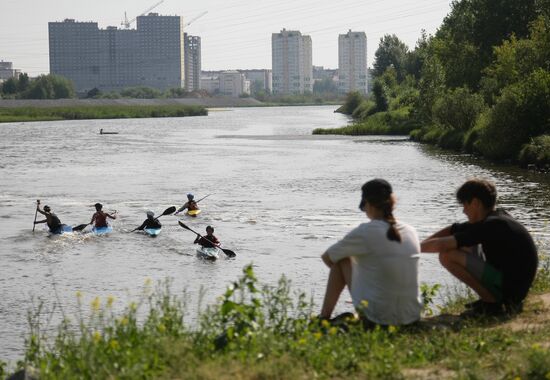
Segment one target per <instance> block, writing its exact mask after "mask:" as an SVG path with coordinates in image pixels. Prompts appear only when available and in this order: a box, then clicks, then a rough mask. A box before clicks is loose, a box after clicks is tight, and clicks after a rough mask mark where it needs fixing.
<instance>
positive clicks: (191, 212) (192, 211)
mask: <svg viewBox="0 0 550 380" xmlns="http://www.w3.org/2000/svg"><path fill="white" fill-rule="evenodd" d="M200 213H201V210H187V215H189V216H197V215H199V214H200Z"/></svg>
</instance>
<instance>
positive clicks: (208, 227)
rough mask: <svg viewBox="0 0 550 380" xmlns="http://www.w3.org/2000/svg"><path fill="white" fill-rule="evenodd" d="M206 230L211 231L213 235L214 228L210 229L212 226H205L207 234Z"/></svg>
mask: <svg viewBox="0 0 550 380" xmlns="http://www.w3.org/2000/svg"><path fill="white" fill-rule="evenodd" d="M208 229H211V230H212V233H214V227H212V226H206V232H208Z"/></svg>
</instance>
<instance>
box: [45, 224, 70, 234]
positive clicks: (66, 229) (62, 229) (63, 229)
mask: <svg viewBox="0 0 550 380" xmlns="http://www.w3.org/2000/svg"><path fill="white" fill-rule="evenodd" d="M49 232H50V235H63V234H68V233H72V232H73V228H72V227H71V226H67V225H66V224H62V225H61V226H60V228H58V229H56V230H55V231H51V230H50V231H49Z"/></svg>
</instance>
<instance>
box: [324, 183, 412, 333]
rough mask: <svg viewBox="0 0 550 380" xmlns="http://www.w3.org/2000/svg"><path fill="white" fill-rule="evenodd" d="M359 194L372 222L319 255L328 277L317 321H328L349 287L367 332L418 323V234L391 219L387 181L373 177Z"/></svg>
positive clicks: (393, 201) (391, 197)
mask: <svg viewBox="0 0 550 380" xmlns="http://www.w3.org/2000/svg"><path fill="white" fill-rule="evenodd" d="M361 190H362V197H361V203H360V204H359V209H360V210H361V211H363V212H365V214H366V216H367V217H368V218H369V219H370V221H369V222H368V223H363V224H360V225H359V226H358V227H356V228H355V229H353V230H352V231H351V232H349V233H348V234H347V235H346V236H345V237H344V238H343V239H342V240H340V241H338V242H337V243H336V244H334V245H332V246H331V247H329V248H328V249H327V250H326V252H325V253H324V254H323V255H322V259H323V262H324V263H325V264H326V265H327V266H328V267H329V268H330V273H329V277H328V283H327V288H326V293H325V297H324V301H323V307H322V309H321V314H320V315H319V318H321V319H327V320H328V319H330V317H331V314H332V312H333V310H334V307H335V306H336V303H337V302H338V299H339V298H340V294H341V293H342V291H343V290H344V288H345V287H346V286H347V288H348V290H349V291H350V293H351V298H352V301H353V305H354V306H355V309H356V311H357V312H358V313H359V316H360V318H361V320H362V321H363V326H365V328H368V329H371V328H374V327H376V325H382V326H389V325H392V326H393V325H407V324H410V323H413V322H416V321H418V320H419V319H420V312H421V311H422V301H421V298H420V291H419V285H418V260H419V257H420V244H419V242H418V237H417V234H416V231H415V230H414V228H412V227H411V226H409V225H407V224H405V223H402V222H400V221H397V220H396V219H395V217H394V216H393V209H394V205H395V196H394V195H393V191H392V187H391V185H390V184H389V183H388V182H387V181H385V180H383V179H373V180H371V181H368V182H367V183H365V184H364V185H363V186H362V188H361ZM338 318H339V317H336V318H335V320H338Z"/></svg>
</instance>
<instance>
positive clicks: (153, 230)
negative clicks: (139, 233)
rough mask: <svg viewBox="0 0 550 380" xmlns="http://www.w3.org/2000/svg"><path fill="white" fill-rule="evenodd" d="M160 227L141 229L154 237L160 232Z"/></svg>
mask: <svg viewBox="0 0 550 380" xmlns="http://www.w3.org/2000/svg"><path fill="white" fill-rule="evenodd" d="M160 230H161V229H160V228H145V229H143V231H145V233H146V234H147V235H149V236H151V237H156V236H157V235H158V234H160Z"/></svg>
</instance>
